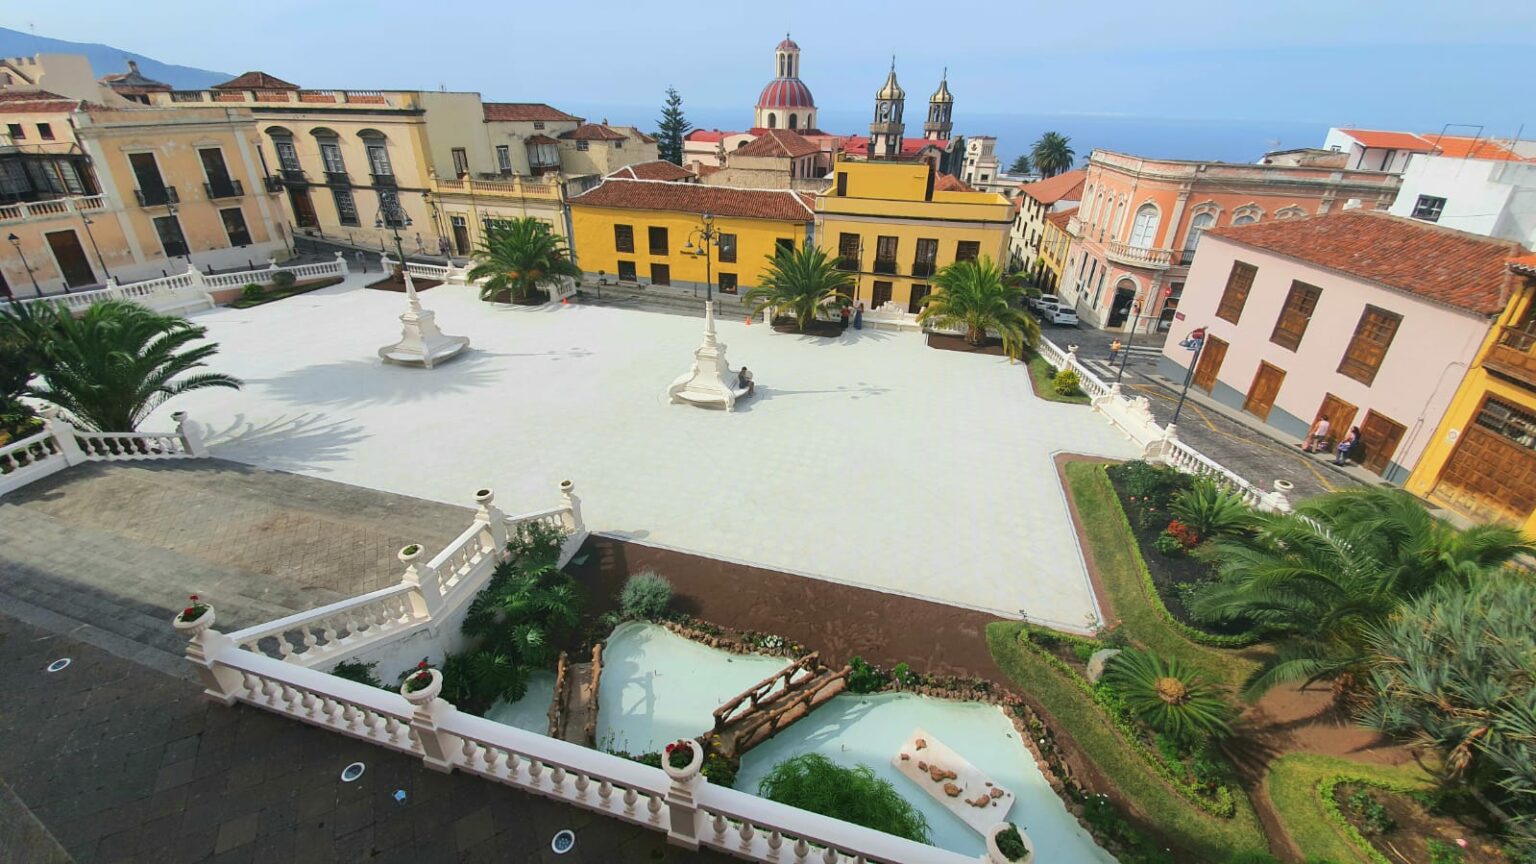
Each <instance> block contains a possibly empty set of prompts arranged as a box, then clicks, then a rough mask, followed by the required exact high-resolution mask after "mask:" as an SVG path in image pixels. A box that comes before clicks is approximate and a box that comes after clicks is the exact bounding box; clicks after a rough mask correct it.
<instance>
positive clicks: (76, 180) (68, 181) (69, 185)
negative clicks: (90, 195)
mask: <svg viewBox="0 0 1536 864" xmlns="http://www.w3.org/2000/svg"><path fill="white" fill-rule="evenodd" d="M53 164H54V166H55V167H57V168H58V169H59V176H61V177H63V178H64V188H65V189H68V190H69V194H71V195H84V194H86V192H85V181H84V180H82V179H81V178H80V171H79V169H77V168H75V163H73V162H54V163H53Z"/></svg>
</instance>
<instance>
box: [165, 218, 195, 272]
mask: <svg viewBox="0 0 1536 864" xmlns="http://www.w3.org/2000/svg"><path fill="white" fill-rule="evenodd" d="M165 213H166V215H167V216H170V217H171V219H173V220H175V222H176V233H177V234H180V235H181V257H183V258H185V259H187V269H188V270H191V269H192V243H191V241H189V240H188V239H187V232H185V231H183V230H181V220H180V219H177V218H176V213H177V210H176V205H175V204H174V203H171V204H167V205H165Z"/></svg>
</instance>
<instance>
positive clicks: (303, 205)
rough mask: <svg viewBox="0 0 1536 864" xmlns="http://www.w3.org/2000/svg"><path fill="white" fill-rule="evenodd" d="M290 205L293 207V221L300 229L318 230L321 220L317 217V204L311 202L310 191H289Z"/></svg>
mask: <svg viewBox="0 0 1536 864" xmlns="http://www.w3.org/2000/svg"><path fill="white" fill-rule="evenodd" d="M288 203H289V204H291V205H293V221H294V224H296V225H298V226H299V227H300V228H316V227H318V226H319V225H320V220H319V218H317V217H316V216H315V203H314V202H313V201H311V200H309V190H308V189H289V190H288Z"/></svg>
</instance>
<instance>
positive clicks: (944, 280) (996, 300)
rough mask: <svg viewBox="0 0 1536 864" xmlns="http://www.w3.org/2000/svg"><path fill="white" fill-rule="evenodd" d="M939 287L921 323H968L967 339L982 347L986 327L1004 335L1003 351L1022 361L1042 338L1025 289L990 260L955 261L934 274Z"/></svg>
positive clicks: (920, 315)
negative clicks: (1027, 306)
mask: <svg viewBox="0 0 1536 864" xmlns="http://www.w3.org/2000/svg"><path fill="white" fill-rule="evenodd" d="M933 284H934V287H936V288H937V289H939V290H937V291H935V292H934V293H932V294H929V295H928V296H927V297H924V298H923V301H922V302H923V308H922V311H920V312H918V313H917V320H918V321H919V322H928V321H932V322H934V323H935V324H938V325H939V326H941V327H964V328H965V341H966V342H969V343H970V344H972V345H980V344H981V343H982V341H983V340H985V339H986V338H987V331H988V330H993V331H996V332H997V334H998V335H999V336H1001V337H1002V339H1003V351H1004V352H1005V353H1006V354H1007V355H1008V356H1009V357H1010V358H1012V359H1014V360H1017V359H1019V357H1021V356H1022V355H1023V353H1024V349H1025V348H1026V347H1029V348H1033V347H1034V346H1035V345H1036V344H1037V343H1038V342H1039V341H1040V326H1039V325H1038V324H1036V323H1035V319H1034V318H1032V317H1030V316H1029V314H1028V313H1026V312H1025V311H1024V309H1023V308H1022V305H1021V304H1022V303H1023V299H1024V289H1023V288H1022V287H1020V286H1019V285H1016V284H1014V285H1010V284H1008V283H1007V282H1005V281H1004V280H1003V274H1002V271H1001V270H999V269H998V268H997V264H996V263H994V262H993V261H992V259H991V258H987V257H985V256H983V257H982V258H981V259H980V260H977V261H956V262H954V263H953V264H947V265H945V266H944V268H943V269H941V270H940V271H939V272H938V273H936V274H934V277H933Z"/></svg>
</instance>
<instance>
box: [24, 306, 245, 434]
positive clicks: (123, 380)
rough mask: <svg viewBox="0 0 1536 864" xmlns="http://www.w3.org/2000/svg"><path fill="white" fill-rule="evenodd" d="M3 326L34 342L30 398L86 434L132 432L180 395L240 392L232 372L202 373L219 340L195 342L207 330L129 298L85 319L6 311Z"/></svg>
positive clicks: (47, 311) (55, 312) (47, 310)
mask: <svg viewBox="0 0 1536 864" xmlns="http://www.w3.org/2000/svg"><path fill="white" fill-rule="evenodd" d="M0 328H3V329H5V330H6V331H8V332H9V333H12V334H18V335H19V336H20V337H21V338H23V339H26V340H29V345H30V350H29V353H30V354H31V355H32V356H33V357H35V358H36V362H37V363H38V364H39V368H38V371H39V372H40V373H41V377H40V378H38V379H35V380H33V381H32V383H31V384H29V385H28V387H27V394H28V395H30V396H34V397H36V398H38V399H42V400H43V401H45V402H51V403H53V404H54V405H56V406H58V407H59V408H60V409H62V410H63V411H65V412H66V414H67V415H68V417H69V419H70V420H71V421H72V422H74V423H75V424H77V425H79V426H81V427H83V428H86V429H95V430H98V431H103V432H132V431H134V430H136V429H138V427H139V423H140V422H141V421H142V420H143V419H144V418H145V417H147V416H148V415H149V414H150V412H152V411H154V410H155V409H156V408H157V407H159V406H160V404H161V403H163V402H164V401H165V400H167V399H170V398H171V397H173V396H178V395H180V394H182V393H188V392H191V391H193V390H201V389H203V388H205V387H229V388H233V389H239V387H240V381H239V380H238V379H236V378H234V377H231V376H229V375H224V374H221V373H217V372H200V371H197V370H200V369H203V368H204V367H206V366H207V361H208V359H209V358H211V357H213V355H215V354H217V353H218V351H219V346H218V344H217V343H214V342H202V343H201V344H194V343H198V342H200V340H202V339H203V337H204V336H205V335H206V334H207V331H206V330H205V329H204V328H202V327H199V326H197V325H195V324H193V323H191V322H190V321H187V320H186V319H185V318H177V317H174V316H170V315H161V314H159V313H157V312H152V311H150V310H149V309H146V308H144V307H143V306H139V305H137V304H134V303H128V302H126V301H121V300H109V301H104V302H101V303H97V304H95V305H93V306H91V307H90V308H88V309H86V310H85V312H84V314H82V315H81V316H80V317H79V318H76V317H75V316H74V315H73V314H71V313H70V312H69V311H67V310H62V311H61V310H60V309H57V308H54V307H51V306H50V307H44V308H42V309H35V310H29V311H28V312H27V313H25V315H23V314H22V313H20V312H19V311H18V310H6V311H5V312H4V313H3V318H0Z"/></svg>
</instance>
